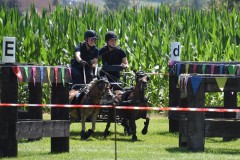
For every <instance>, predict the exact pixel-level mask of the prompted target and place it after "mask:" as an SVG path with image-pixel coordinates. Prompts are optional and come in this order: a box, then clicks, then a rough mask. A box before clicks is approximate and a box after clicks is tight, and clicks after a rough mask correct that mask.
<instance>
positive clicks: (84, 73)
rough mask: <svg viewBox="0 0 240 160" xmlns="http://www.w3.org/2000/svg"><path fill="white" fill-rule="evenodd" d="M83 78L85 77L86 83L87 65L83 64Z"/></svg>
mask: <svg viewBox="0 0 240 160" xmlns="http://www.w3.org/2000/svg"><path fill="white" fill-rule="evenodd" d="M83 79H84V84H86V71H85V66H83Z"/></svg>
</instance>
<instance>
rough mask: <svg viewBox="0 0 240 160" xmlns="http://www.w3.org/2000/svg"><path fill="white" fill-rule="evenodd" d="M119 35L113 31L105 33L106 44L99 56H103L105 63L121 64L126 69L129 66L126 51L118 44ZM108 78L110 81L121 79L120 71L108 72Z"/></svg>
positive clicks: (103, 62)
mask: <svg viewBox="0 0 240 160" xmlns="http://www.w3.org/2000/svg"><path fill="white" fill-rule="evenodd" d="M117 40H118V36H117V34H116V33H115V32H113V31H108V32H107V33H106V34H105V42H106V45H105V46H103V47H102V48H101V49H100V50H99V56H101V57H102V64H103V65H121V66H122V67H123V68H124V69H126V68H128V60H127V56H126V53H125V52H124V51H123V49H122V48H120V47H119V46H117ZM107 78H108V80H109V81H110V82H116V81H118V80H119V79H120V72H119V71H109V72H107Z"/></svg>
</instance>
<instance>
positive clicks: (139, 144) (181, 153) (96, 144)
mask: <svg viewBox="0 0 240 160" xmlns="http://www.w3.org/2000/svg"><path fill="white" fill-rule="evenodd" d="M143 122H144V121H143V120H138V121H137V127H138V128H137V129H138V138H139V140H138V141H136V142H132V141H131V140H130V139H131V137H128V136H124V135H123V128H122V127H121V126H120V125H118V124H117V134H116V137H117V141H116V149H117V150H116V152H115V135H114V133H113V131H114V124H112V125H111V131H112V134H111V135H110V137H108V138H107V139H106V140H104V139H102V132H103V130H104V128H105V123H98V124H97V129H96V132H95V133H94V134H93V136H92V137H91V138H90V139H88V140H86V141H82V140H80V126H81V125H80V123H74V124H72V125H71V137H70V152H69V153H62V154H51V153H50V138H43V139H42V140H40V141H35V142H27V141H24V140H22V141H21V142H19V144H18V158H4V159H24V160H26V159H27V160H35V159H36V160H41V159H44V160H45V159H51V160H62V159H63V160H65V159H71V160H72V159H76V160H77V159H78V160H79V159H82V160H111V159H115V158H116V159H119V160H158V159H159V160H164V159H167V160H169V159H171V160H174V159H176V160H193V159H199V160H204V159H206V160H212V159H216V160H226V159H240V140H234V141H231V142H223V141H222V138H207V139H206V140H205V152H198V153H192V152H188V151H187V150H186V149H185V148H179V147H178V134H177V133H169V132H168V119H167V118H166V117H163V116H154V115H151V121H150V126H149V132H148V134H147V135H141V134H140V132H141V129H142V128H143ZM87 127H88V128H89V127H90V123H89V124H87ZM115 153H116V154H115ZM115 155H116V157H115Z"/></svg>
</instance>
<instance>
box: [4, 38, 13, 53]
mask: <svg viewBox="0 0 240 160" xmlns="http://www.w3.org/2000/svg"><path fill="white" fill-rule="evenodd" d="M8 44H14V42H12V41H6V44H5V56H13V54H9V53H8V50H13V47H8Z"/></svg>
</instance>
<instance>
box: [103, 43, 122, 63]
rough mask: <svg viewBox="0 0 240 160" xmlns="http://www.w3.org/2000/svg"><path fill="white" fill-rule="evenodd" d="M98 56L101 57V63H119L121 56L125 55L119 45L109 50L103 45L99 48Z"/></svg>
mask: <svg viewBox="0 0 240 160" xmlns="http://www.w3.org/2000/svg"><path fill="white" fill-rule="evenodd" d="M99 56H101V57H102V64H103V65H120V64H122V58H125V57H126V53H125V52H124V51H123V49H122V48H120V47H117V48H115V49H114V50H113V51H111V52H110V51H109V48H108V46H104V47H103V48H101V49H100V50H99Z"/></svg>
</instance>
